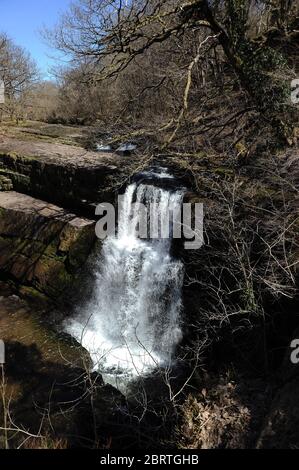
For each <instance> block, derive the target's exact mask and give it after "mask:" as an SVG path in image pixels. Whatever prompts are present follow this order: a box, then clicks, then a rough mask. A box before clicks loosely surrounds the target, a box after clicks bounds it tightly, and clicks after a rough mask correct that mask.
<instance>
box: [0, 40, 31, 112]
mask: <svg viewBox="0 0 299 470" xmlns="http://www.w3.org/2000/svg"><path fill="white" fill-rule="evenodd" d="M0 77H1V79H2V80H3V82H4V87H5V105H4V106H3V105H2V108H1V112H2V115H3V114H7V115H8V116H9V117H10V118H11V119H17V120H18V119H20V118H21V117H22V115H23V112H24V106H25V104H26V102H27V98H28V92H29V90H30V88H31V86H32V84H33V83H34V82H35V81H36V80H37V79H38V70H37V66H36V64H35V62H34V61H33V60H32V59H31V57H30V54H29V53H27V52H26V51H25V50H24V49H23V48H22V47H19V46H17V45H15V44H14V43H13V41H12V40H11V39H9V38H8V37H7V36H6V35H5V34H1V35H0Z"/></svg>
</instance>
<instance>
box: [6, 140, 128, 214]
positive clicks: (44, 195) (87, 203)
mask: <svg viewBox="0 0 299 470" xmlns="http://www.w3.org/2000/svg"><path fill="white" fill-rule="evenodd" d="M128 166H129V162H128V160H125V159H124V157H120V156H118V155H116V154H111V153H110V154H105V153H100V152H91V151H87V150H85V149H84V148H82V147H77V146H73V145H64V144H61V143H58V142H55V141H54V142H51V143H48V142H40V141H31V140H30V141H21V140H16V139H14V138H10V137H5V138H4V139H3V141H2V142H1V143H0V190H11V189H14V190H15V191H18V192H21V193H25V194H29V195H31V196H35V197H39V198H41V199H45V200H46V201H50V202H53V203H55V204H59V205H62V206H63V207H68V208H70V209H72V210H77V211H79V212H81V213H84V214H85V215H87V216H89V217H93V216H94V213H95V206H96V205H97V204H98V203H99V202H103V201H109V202H111V201H112V200H114V195H115V193H116V192H117V190H118V188H119V182H120V181H121V179H122V174H124V173H125V170H126V168H127V167H128Z"/></svg>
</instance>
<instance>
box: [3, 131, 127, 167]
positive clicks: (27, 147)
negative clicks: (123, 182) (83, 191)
mask: <svg viewBox="0 0 299 470" xmlns="http://www.w3.org/2000/svg"><path fill="white" fill-rule="evenodd" d="M0 153H2V154H5V153H8V154H10V153H14V154H16V155H19V156H24V157H31V158H37V159H39V160H40V161H44V162H45V163H48V164H49V163H53V164H58V165H62V166H68V165H72V166H75V167H90V166H91V167H99V166H103V165H108V166H109V167H110V168H111V169H113V167H114V168H115V169H116V168H117V167H118V166H119V165H120V164H122V165H123V164H124V159H123V158H122V157H120V156H119V155H117V154H116V153H108V154H107V153H106V152H92V151H90V150H85V149H84V148H82V147H77V146H72V145H65V144H60V143H56V142H55V143H49V142H36V141H25V140H24V141H22V140H17V139H15V138H11V137H2V138H1V141H0ZM111 165H112V166H111Z"/></svg>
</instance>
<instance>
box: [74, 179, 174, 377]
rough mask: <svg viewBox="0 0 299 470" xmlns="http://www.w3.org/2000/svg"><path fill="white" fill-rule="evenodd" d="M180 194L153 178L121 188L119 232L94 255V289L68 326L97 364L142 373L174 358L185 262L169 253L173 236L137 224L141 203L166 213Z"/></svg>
mask: <svg viewBox="0 0 299 470" xmlns="http://www.w3.org/2000/svg"><path fill="white" fill-rule="evenodd" d="M163 177H164V178H165V174H163ZM182 198H183V191H182V190H167V189H162V188H160V187H157V186H154V185H152V184H143V183H141V184H137V183H132V184H131V185H129V186H128V187H127V189H126V192H125V195H124V198H123V204H122V207H121V211H120V214H119V221H118V235H117V236H108V237H107V238H106V240H105V241H104V243H103V246H102V250H101V253H100V254H99V256H98V258H97V260H96V263H95V275H96V280H95V285H94V290H93V296H92V298H91V299H90V300H89V301H88V303H87V304H86V305H85V306H84V308H83V309H81V312H80V315H79V317H77V318H76V319H75V320H74V321H72V323H71V325H68V327H67V330H68V331H69V332H70V333H71V334H73V335H74V336H75V337H76V338H77V339H78V340H79V341H80V342H81V343H82V344H83V346H84V347H85V348H86V349H87V350H88V351H89V352H90V354H91V356H92V359H93V362H94V364H95V368H97V369H99V370H100V371H106V372H107V373H114V374H129V375H139V374H145V373H147V372H149V371H150V370H153V369H154V368H156V367H159V366H161V367H164V366H167V365H170V363H171V361H172V358H173V353H174V349H175V347H176V345H177V344H178V342H179V341H180V339H181V335H182V333H181V327H180V321H181V319H180V314H181V307H182V306H181V288H182V281H183V265H182V263H181V262H180V261H179V260H177V259H175V258H173V257H172V255H171V242H172V240H171V238H161V237H160V238H157V239H150V238H146V239H141V238H138V237H137V236H136V232H135V228H136V219H137V216H138V213H137V212H138V203H143V204H144V205H145V206H146V207H150V206H151V205H152V207H154V210H155V211H156V214H155V215H156V216H159V217H160V218H161V220H167V217H168V215H169V213H172V212H173V211H175V210H177V209H179V208H180V206H181V204H182ZM134 202H135V204H134ZM136 203H137V204H136Z"/></svg>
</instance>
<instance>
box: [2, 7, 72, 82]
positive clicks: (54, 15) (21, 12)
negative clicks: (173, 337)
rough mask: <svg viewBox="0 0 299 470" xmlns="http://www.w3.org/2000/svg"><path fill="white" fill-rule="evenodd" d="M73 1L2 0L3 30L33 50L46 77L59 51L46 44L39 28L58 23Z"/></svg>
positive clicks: (48, 75)
mask: <svg viewBox="0 0 299 470" xmlns="http://www.w3.org/2000/svg"><path fill="white" fill-rule="evenodd" d="M70 3H71V0H0V31H1V32H6V33H7V34H8V36H10V37H11V38H12V39H13V40H14V42H15V43H16V44H18V45H20V46H23V47H24V48H26V49H27V50H28V51H29V52H30V53H31V55H32V57H33V58H34V59H35V61H36V62H37V64H38V66H39V68H40V69H41V72H42V77H43V78H45V79H47V78H50V73H49V69H50V67H51V65H53V64H54V63H55V60H54V59H53V58H51V57H49V56H52V57H53V56H55V52H54V51H53V50H51V48H49V47H47V45H45V43H44V40H43V39H42V38H41V36H40V34H39V30H40V29H42V27H43V26H46V27H51V26H54V25H55V24H56V23H57V20H58V19H59V14H60V13H61V12H63V11H65V10H67V8H68V5H69V4H70Z"/></svg>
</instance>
